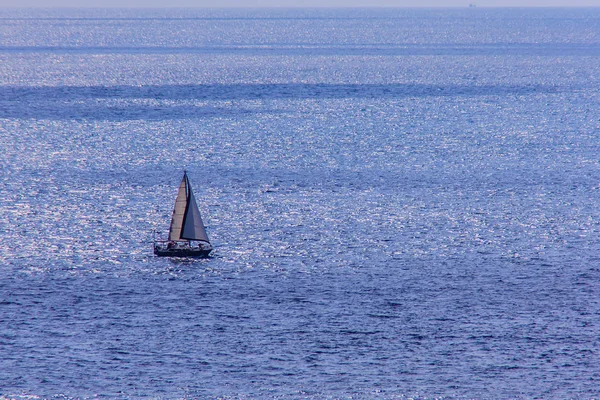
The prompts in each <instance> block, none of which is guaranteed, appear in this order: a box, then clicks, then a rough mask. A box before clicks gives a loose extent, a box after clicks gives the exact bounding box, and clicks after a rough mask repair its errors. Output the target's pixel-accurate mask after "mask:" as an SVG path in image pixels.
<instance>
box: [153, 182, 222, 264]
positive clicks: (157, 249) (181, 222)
mask: <svg viewBox="0 0 600 400" xmlns="http://www.w3.org/2000/svg"><path fill="white" fill-rule="evenodd" d="M153 245H154V254H156V255H157V256H158V257H207V256H208V255H209V254H210V252H211V251H212V249H213V247H212V245H211V244H210V240H209V239H208V235H207V234H206V228H205V227H204V222H202V216H201V215H200V210H198V205H197V204H196V199H195V198H194V193H193V192H192V187H191V185H190V180H189V179H188V176H187V172H186V171H183V179H182V180H181V184H180V185H179V190H178V191H177V198H176V199H175V206H174V207H173V216H172V217H171V226H170V227H169V238H168V240H156V237H154V238H153Z"/></svg>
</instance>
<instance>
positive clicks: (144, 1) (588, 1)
mask: <svg viewBox="0 0 600 400" xmlns="http://www.w3.org/2000/svg"><path fill="white" fill-rule="evenodd" d="M469 3H474V4H476V5H477V6H478V7H600V0H0V7H467V6H468V5H469Z"/></svg>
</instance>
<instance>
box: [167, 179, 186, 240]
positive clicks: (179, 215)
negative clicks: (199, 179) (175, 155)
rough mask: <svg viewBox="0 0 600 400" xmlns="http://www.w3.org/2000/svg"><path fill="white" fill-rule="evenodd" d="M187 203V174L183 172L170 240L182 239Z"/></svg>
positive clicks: (172, 220) (170, 230)
mask: <svg viewBox="0 0 600 400" xmlns="http://www.w3.org/2000/svg"><path fill="white" fill-rule="evenodd" d="M186 205H187V175H186V174H185V173H184V174H183V179H182V180H181V185H179V190H178V191H177V198H176V199H175V207H173V216H172V217H171V227H170V228H169V240H181V228H182V226H183V217H184V215H185V208H186Z"/></svg>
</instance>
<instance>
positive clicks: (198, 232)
mask: <svg viewBox="0 0 600 400" xmlns="http://www.w3.org/2000/svg"><path fill="white" fill-rule="evenodd" d="M181 238H182V239H188V240H202V241H204V242H209V240H208V235H207V234H206V229H204V223H203V222H202V217H201V216H200V211H199V210H198V205H197V204H196V199H195V198H194V193H193V192H192V187H191V186H189V182H188V204H187V210H186V212H185V216H184V218H183V228H182V230H181Z"/></svg>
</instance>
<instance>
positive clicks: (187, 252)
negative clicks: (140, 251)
mask: <svg viewBox="0 0 600 400" xmlns="http://www.w3.org/2000/svg"><path fill="white" fill-rule="evenodd" d="M211 251H212V249H210V250H204V249H168V250H167V249H158V248H156V247H155V248H154V254H155V255H156V256H157V257H190V258H206V257H208V256H209V254H210V252H211Z"/></svg>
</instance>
